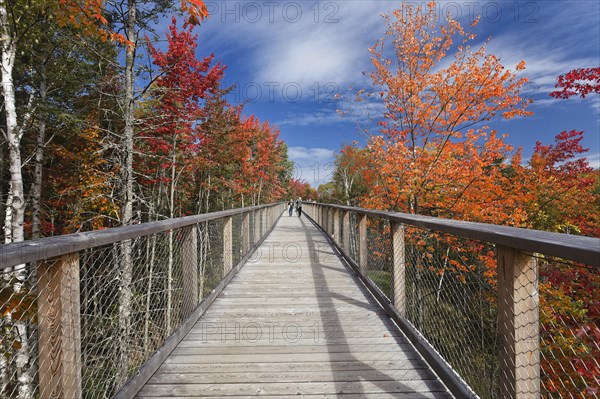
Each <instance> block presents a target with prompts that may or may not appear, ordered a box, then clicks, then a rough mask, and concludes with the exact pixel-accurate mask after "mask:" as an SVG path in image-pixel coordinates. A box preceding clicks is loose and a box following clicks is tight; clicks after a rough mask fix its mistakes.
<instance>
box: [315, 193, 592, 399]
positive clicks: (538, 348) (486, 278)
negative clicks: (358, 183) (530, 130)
mask: <svg viewBox="0 0 600 399" xmlns="http://www.w3.org/2000/svg"><path fill="white" fill-rule="evenodd" d="M306 212H307V213H308V215H309V216H310V217H311V218H312V219H313V220H315V221H316V223H318V224H319V225H320V226H321V227H322V228H323V230H325V231H326V232H327V233H328V234H329V236H330V237H331V238H332V240H333V241H334V242H335V243H336V244H337V245H338V247H339V248H340V249H341V250H342V251H343V253H344V255H345V257H346V258H347V259H348V260H349V262H350V264H351V265H353V266H354V267H355V269H356V271H357V273H359V275H360V276H361V277H362V278H363V280H364V281H365V282H366V283H367V285H368V286H369V287H370V288H371V290H372V291H373V292H374V294H375V295H376V297H378V298H379V299H380V301H381V302H382V304H384V307H388V308H389V309H390V311H391V313H393V314H394V315H396V316H397V320H398V321H399V325H401V327H403V328H404V329H405V330H407V331H408V332H410V333H411V334H410V335H411V336H413V337H416V338H415V340H414V341H418V342H416V343H417V344H418V345H416V346H417V348H419V347H422V348H425V350H424V351H423V352H424V353H426V354H428V355H431V353H433V354H434V355H433V356H432V357H431V358H432V359H433V360H434V363H439V364H441V365H442V366H440V367H441V368H440V369H441V370H442V372H444V370H449V373H450V374H452V375H451V376H450V377H449V379H447V380H446V383H449V385H453V384H454V385H456V386H459V387H455V390H454V392H455V393H456V392H458V395H459V396H472V397H476V396H477V397H481V398H538V397H543V398H553V399H554V398H597V397H598V396H600V378H599V376H600V366H599V360H598V359H600V346H599V345H600V296H599V293H600V268H599V267H600V240H598V239H596V238H589V237H576V236H570V235H564V234H556V233H546V232H540V231H532V230H525V229H516V228H508V227H501V226H493V225H484V224H480V223H469V222H461V221H451V220H443V219H437V218H428V217H422V216H417V215H406V214H399V213H391V212H379V211H372V210H365V209H359V208H350V207H342V206H335V205H322V204H307V206H306ZM413 332H414V334H412V333H413ZM410 335H409V336H410ZM451 390H452V387H451Z"/></svg>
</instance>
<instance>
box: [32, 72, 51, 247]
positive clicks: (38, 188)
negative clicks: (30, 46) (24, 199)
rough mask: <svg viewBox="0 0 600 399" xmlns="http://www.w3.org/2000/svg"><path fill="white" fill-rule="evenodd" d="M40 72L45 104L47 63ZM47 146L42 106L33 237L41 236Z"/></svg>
mask: <svg viewBox="0 0 600 399" xmlns="http://www.w3.org/2000/svg"><path fill="white" fill-rule="evenodd" d="M39 73H40V102H41V103H42V105H43V104H45V102H46V97H47V95H48V81H47V79H48V77H47V74H46V65H45V64H44V63H42V65H40V68H39ZM45 146H46V115H45V111H44V109H43V107H42V109H41V111H40V112H39V114H38V135H37V146H36V150H35V171H34V179H33V187H32V188H31V196H32V199H33V204H32V205H33V209H32V215H31V219H32V220H31V222H32V224H31V238H33V239H36V238H40V237H41V228H40V218H41V216H40V215H41V207H42V177H43V174H42V171H43V166H44V147H45Z"/></svg>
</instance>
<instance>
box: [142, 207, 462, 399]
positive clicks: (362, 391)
mask: <svg viewBox="0 0 600 399" xmlns="http://www.w3.org/2000/svg"><path fill="white" fill-rule="evenodd" d="M257 395H260V396H271V397H274V398H285V397H290V398H291V397H296V398H297V397H309V398H317V397H318V398H334V397H344V398H411V399H418V398H451V397H452V396H451V395H450V394H449V393H448V392H447V390H446V388H445V386H444V385H443V384H442V383H441V382H440V381H439V380H438V379H437V377H436V376H435V374H434V373H433V372H432V371H431V370H430V369H429V367H428V366H427V364H426V363H425V362H424V361H423V360H422V359H421V357H420V356H419V354H418V353H417V352H416V351H415V350H414V349H413V347H412V346H411V345H410V344H409V343H408V341H407V339H406V338H405V337H404V336H403V334H402V333H401V332H400V331H399V330H398V328H397V327H396V326H395V325H394V323H393V322H392V321H391V320H390V319H389V318H388V317H387V316H386V314H385V313H384V312H383V310H382V309H381V308H380V307H379V306H378V304H377V303H376V302H375V301H374V300H373V299H372V298H371V296H370V295H369V293H368V292H367V291H366V290H365V289H364V287H363V286H362V285H361V283H360V281H359V280H358V279H357V278H356V277H355V275H354V274H353V273H352V271H351V270H350V269H349V268H347V267H346V266H344V264H343V263H342V262H341V261H340V259H339V258H338V257H337V256H336V255H335V254H334V250H333V249H332V248H331V246H330V245H329V244H328V243H327V239H326V238H325V236H323V234H322V233H321V232H320V231H319V230H318V229H317V228H316V227H315V226H313V225H312V224H311V222H310V221H309V220H308V219H306V218H304V217H302V218H297V217H295V216H294V217H288V216H287V214H285V215H284V216H283V217H282V218H281V219H280V220H279V222H278V224H277V226H276V227H275V229H274V230H273V232H272V233H271V234H270V235H269V236H268V237H267V239H266V240H265V242H264V243H263V244H262V246H261V247H260V248H259V250H258V251H257V253H256V254H255V256H253V258H252V259H251V260H250V261H249V262H248V263H247V264H246V265H245V266H244V267H243V268H242V269H241V271H240V272H239V274H238V275H237V276H236V277H235V278H234V279H233V280H232V281H231V283H230V284H229V285H228V286H227V288H226V289H225V291H224V292H223V293H222V294H221V296H220V297H219V298H218V299H217V300H216V301H215V302H214V303H213V304H212V305H211V307H210V308H209V309H208V311H207V312H206V313H205V314H204V315H203V316H202V317H201V318H200V320H199V321H198V322H197V323H196V325H195V326H194V328H193V329H192V330H191V331H190V333H189V334H188V335H187V336H186V337H185V338H184V339H183V340H182V341H181V343H180V344H179V345H178V346H177V348H176V349H175V350H174V351H173V352H172V353H171V355H170V356H169V357H168V359H167V360H166V361H165V363H164V364H163V365H162V366H161V367H160V369H159V370H158V371H157V372H156V373H155V374H154V376H153V377H152V378H151V379H150V380H149V381H148V383H147V384H146V385H145V386H144V388H142V390H141V391H140V392H139V393H138V397H139V398H150V397H152V398H156V397H163V398H167V397H168V398H174V397H228V398H243V397H251V396H257Z"/></svg>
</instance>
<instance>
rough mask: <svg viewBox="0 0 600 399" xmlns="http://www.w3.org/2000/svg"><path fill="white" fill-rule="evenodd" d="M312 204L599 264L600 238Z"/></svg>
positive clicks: (597, 265)
mask: <svg viewBox="0 0 600 399" xmlns="http://www.w3.org/2000/svg"><path fill="white" fill-rule="evenodd" d="M313 204H314V205H319V206H323V207H326V208H332V209H339V210H342V211H351V212H354V213H357V214H360V215H367V216H374V217H378V218H382V219H387V220H389V221H391V222H396V223H401V224H405V225H410V226H415V227H419V228H423V229H430V230H435V231H439V232H442V233H448V234H452V235H455V236H459V237H465V238H472V239H476V240H479V241H485V242H490V243H494V244H498V245H502V246H505V247H510V248H515V249H519V250H522V251H527V252H532V253H542V254H546V255H551V256H557V257H559V258H563V259H568V260H572V261H575V262H582V263H586V264H588V265H591V266H594V267H600V239H599V238H594V237H584V236H576V235H571V234H562V233H551V232H547V231H540V230H531V229H523V228H518V227H508V226H499V225H495V224H488V223H478V222H466V221H462V220H453V219H442V218H436V217H431V216H421V215H411V214H406V213H399V212H389V211H377V210H372V209H365V208H354V207H350V206H343V205H333V204H321V203H313Z"/></svg>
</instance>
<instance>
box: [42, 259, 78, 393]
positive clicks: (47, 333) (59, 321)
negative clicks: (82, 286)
mask: <svg viewBox="0 0 600 399" xmlns="http://www.w3.org/2000/svg"><path fill="white" fill-rule="evenodd" d="M37 275H38V280H37V284H38V323H39V345H38V348H39V378H40V388H39V390H40V397H41V398H80V397H82V394H81V321H80V304H79V253H77V252H72V253H69V254H66V255H63V256H61V257H59V258H55V259H51V260H47V261H45V262H42V263H40V264H39V265H38V269H37Z"/></svg>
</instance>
